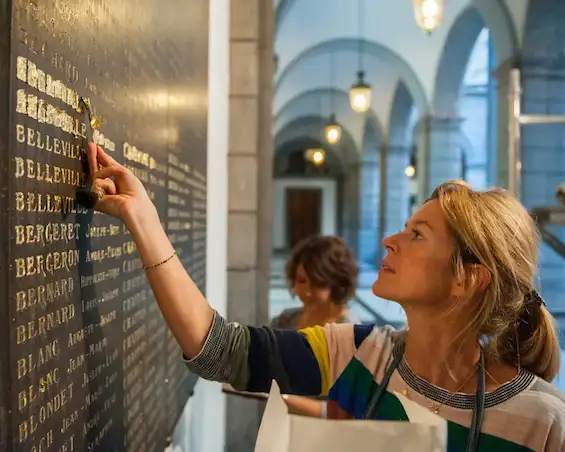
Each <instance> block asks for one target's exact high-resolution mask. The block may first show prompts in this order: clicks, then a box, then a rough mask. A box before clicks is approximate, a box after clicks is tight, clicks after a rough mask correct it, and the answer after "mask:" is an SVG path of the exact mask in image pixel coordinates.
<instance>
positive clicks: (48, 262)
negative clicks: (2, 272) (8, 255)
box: [14, 250, 79, 278]
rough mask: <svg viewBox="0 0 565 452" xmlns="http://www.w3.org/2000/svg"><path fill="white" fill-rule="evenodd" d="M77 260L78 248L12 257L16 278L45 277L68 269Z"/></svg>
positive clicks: (73, 265) (76, 262) (74, 264)
mask: <svg viewBox="0 0 565 452" xmlns="http://www.w3.org/2000/svg"><path fill="white" fill-rule="evenodd" d="M78 260H79V252H78V250H69V251H53V252H51V253H46V254H37V255H35V256H27V257H16V258H15V259H14V264H15V268H16V278H23V277H25V276H35V275H39V276H44V277H47V275H54V274H55V273H56V272H58V271H61V270H65V271H70V270H71V269H72V268H73V267H76V265H77V264H78Z"/></svg>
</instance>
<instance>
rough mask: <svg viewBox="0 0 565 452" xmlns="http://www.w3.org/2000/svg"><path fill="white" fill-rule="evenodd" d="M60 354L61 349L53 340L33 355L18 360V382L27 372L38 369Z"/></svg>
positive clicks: (56, 341) (56, 340)
mask: <svg viewBox="0 0 565 452" xmlns="http://www.w3.org/2000/svg"><path fill="white" fill-rule="evenodd" d="M60 352H61V347H60V345H59V339H55V340H54V341H52V342H50V343H49V344H47V345H44V346H42V347H40V348H39V349H38V350H36V351H35V352H34V353H30V354H28V355H27V356H26V357H24V358H20V359H18V364H17V368H18V370H17V373H18V380H19V379H20V378H23V377H24V376H26V375H27V374H28V373H29V372H33V371H34V370H36V369H40V368H41V367H42V366H43V365H44V364H48V363H50V362H51V361H53V360H55V359H57V358H58V357H59V354H60Z"/></svg>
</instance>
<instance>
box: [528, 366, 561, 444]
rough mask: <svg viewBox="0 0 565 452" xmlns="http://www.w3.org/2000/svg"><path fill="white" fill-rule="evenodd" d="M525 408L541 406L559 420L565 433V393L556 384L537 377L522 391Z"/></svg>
mask: <svg viewBox="0 0 565 452" xmlns="http://www.w3.org/2000/svg"><path fill="white" fill-rule="evenodd" d="M522 395H523V398H522V399H523V400H522V403H524V404H526V405H528V406H527V407H524V408H533V409H535V408H539V409H540V410H541V411H543V412H544V413H548V414H549V415H550V416H551V417H552V418H554V419H556V420H559V422H560V424H561V425H563V426H564V427H563V428H564V433H565V394H564V393H563V392H562V391H561V390H559V389H558V388H557V387H556V386H554V385H552V384H551V383H548V382H547V381H545V380H543V379H541V378H540V377H535V378H534V380H533V383H532V385H531V386H530V388H529V389H528V390H526V391H524V392H523V393H522Z"/></svg>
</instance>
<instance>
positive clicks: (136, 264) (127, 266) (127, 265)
mask: <svg viewBox="0 0 565 452" xmlns="http://www.w3.org/2000/svg"><path fill="white" fill-rule="evenodd" d="M142 267H143V264H142V262H141V259H140V258H136V259H131V260H127V261H124V262H123V263H122V271H123V272H124V273H131V272H134V271H137V270H141V268H142Z"/></svg>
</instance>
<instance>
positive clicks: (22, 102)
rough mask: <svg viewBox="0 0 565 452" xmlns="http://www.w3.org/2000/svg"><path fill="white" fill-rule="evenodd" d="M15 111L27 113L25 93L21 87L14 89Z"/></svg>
mask: <svg viewBox="0 0 565 452" xmlns="http://www.w3.org/2000/svg"><path fill="white" fill-rule="evenodd" d="M16 112H17V113H21V114H24V115H25V114H27V95H26V92H25V91H24V90H23V89H19V90H17V91H16Z"/></svg>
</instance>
